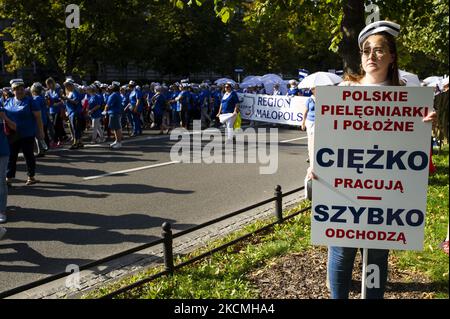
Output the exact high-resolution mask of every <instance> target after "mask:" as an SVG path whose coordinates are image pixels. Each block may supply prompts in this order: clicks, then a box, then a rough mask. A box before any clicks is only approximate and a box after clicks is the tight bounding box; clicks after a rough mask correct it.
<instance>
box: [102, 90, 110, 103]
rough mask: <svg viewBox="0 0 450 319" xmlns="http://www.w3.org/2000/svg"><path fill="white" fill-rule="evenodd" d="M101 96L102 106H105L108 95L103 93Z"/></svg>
mask: <svg viewBox="0 0 450 319" xmlns="http://www.w3.org/2000/svg"><path fill="white" fill-rule="evenodd" d="M102 96H103V105H106V103H107V102H108V98H109V94H108V93H103V94H102Z"/></svg>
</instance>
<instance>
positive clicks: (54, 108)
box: [45, 90, 61, 114]
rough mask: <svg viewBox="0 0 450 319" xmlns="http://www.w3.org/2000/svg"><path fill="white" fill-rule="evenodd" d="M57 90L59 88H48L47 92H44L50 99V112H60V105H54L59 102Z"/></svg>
mask: <svg viewBox="0 0 450 319" xmlns="http://www.w3.org/2000/svg"><path fill="white" fill-rule="evenodd" d="M59 91H60V90H48V91H47V93H45V97H46V98H47V99H48V100H49V101H50V107H49V111H50V114H58V113H59V112H61V105H58V106H56V105H55V104H57V103H59V102H61V98H60V95H59Z"/></svg>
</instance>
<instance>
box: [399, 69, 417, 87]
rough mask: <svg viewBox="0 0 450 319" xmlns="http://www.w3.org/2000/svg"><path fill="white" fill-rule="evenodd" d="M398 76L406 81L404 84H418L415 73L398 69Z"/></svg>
mask: <svg viewBox="0 0 450 319" xmlns="http://www.w3.org/2000/svg"><path fill="white" fill-rule="evenodd" d="M398 76H399V77H400V79H401V80H403V81H404V82H405V83H406V86H420V80H419V77H418V76H417V74H414V73H410V72H406V71H403V70H398Z"/></svg>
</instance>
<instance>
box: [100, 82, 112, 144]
mask: <svg viewBox="0 0 450 319" xmlns="http://www.w3.org/2000/svg"><path fill="white" fill-rule="evenodd" d="M100 95H101V96H102V102H103V103H102V106H103V107H102V111H103V113H102V116H103V118H102V123H103V130H104V134H105V135H106V136H107V137H108V138H110V137H111V135H112V133H111V129H110V128H109V116H108V114H106V112H104V110H105V107H106V102H108V98H109V95H110V92H109V86H108V84H105V83H103V84H101V86H100Z"/></svg>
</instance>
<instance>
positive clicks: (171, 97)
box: [168, 91, 180, 112]
mask: <svg viewBox="0 0 450 319" xmlns="http://www.w3.org/2000/svg"><path fill="white" fill-rule="evenodd" d="M179 94H180V92H178V91H173V92H170V94H169V98H168V99H169V100H172V101H174V102H172V103H170V106H171V107H172V110H173V111H177V112H180V103H179V102H177V101H175V99H176V97H177V96H178V95H179Z"/></svg>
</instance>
